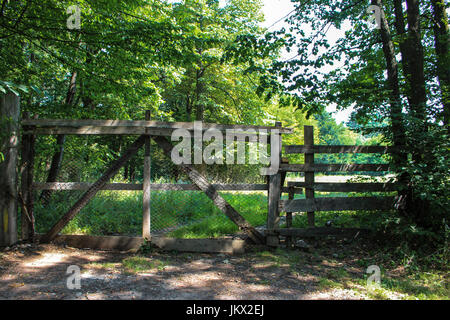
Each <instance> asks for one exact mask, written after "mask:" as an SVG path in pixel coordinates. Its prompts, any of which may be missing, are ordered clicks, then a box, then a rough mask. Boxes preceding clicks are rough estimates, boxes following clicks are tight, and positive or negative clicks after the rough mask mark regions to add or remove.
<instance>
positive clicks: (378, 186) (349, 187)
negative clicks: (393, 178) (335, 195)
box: [288, 181, 400, 192]
mask: <svg viewBox="0 0 450 320" xmlns="http://www.w3.org/2000/svg"><path fill="white" fill-rule="evenodd" d="M288 187H298V188H313V189H314V190H315V191H325V192H377V191H379V192H390V191H397V190H398V189H399V187H400V186H399V185H398V184H396V183H352V182H347V183H345V182H342V183H341V182H339V183H334V182H330V183H328V182H315V183H312V184H311V183H306V182H293V181H290V182H288Z"/></svg>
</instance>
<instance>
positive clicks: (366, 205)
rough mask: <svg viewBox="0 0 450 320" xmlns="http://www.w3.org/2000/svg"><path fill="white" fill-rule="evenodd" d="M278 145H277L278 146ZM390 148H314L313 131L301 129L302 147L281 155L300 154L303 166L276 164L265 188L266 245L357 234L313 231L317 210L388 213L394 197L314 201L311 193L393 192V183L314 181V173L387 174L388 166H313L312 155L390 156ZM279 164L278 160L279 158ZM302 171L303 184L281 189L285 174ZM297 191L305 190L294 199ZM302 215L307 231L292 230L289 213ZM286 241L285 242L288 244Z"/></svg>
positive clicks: (286, 149) (288, 148) (352, 231)
mask: <svg viewBox="0 0 450 320" xmlns="http://www.w3.org/2000/svg"><path fill="white" fill-rule="evenodd" d="M281 143H282V142H280V144H281ZM392 150H393V147H384V146H346V145H345V146H339V145H333V146H324V145H314V128H313V127H312V126H305V127H304V145H285V146H284V153H285V154H286V155H289V154H304V155H305V163H304V164H291V163H287V161H284V162H282V163H281V165H280V172H279V173H278V174H276V175H274V176H271V177H270V188H269V214H268V219H269V221H268V224H267V225H268V229H267V231H266V236H267V243H268V244H269V245H272V246H278V245H279V236H280V235H282V236H287V237H288V240H291V239H290V237H292V236H297V237H307V236H318V235H349V234H350V235H351V234H355V233H357V232H360V231H361V230H360V229H337V228H317V227H316V223H315V213H316V212H320V211H347V210H392V209H394V202H395V197H392V196H383V197H329V198H316V197H315V191H320V192H344V193H347V192H358V193H363V192H389V193H392V192H395V191H397V190H398V185H397V184H395V183H348V182H346V183H336V182H316V181H315V173H317V172H387V171H389V165H388V164H323V163H314V155H315V154H324V153H325V154H330V153H377V154H387V153H391V152H392ZM280 157H281V155H280ZM280 161H281V158H280ZM288 172H297V173H298V172H303V173H304V177H305V178H304V181H301V182H297V181H289V182H288V183H287V187H285V186H284V181H285V180H286V173H288ZM286 189H287V193H288V194H289V198H288V200H281V195H282V193H285V192H286ZM298 189H301V190H303V189H304V190H305V196H306V197H305V199H294V194H295V193H298V192H299V191H298ZM281 212H285V213H286V228H284V229H281V228H280V213H281ZM297 212H306V214H307V217H308V224H309V227H310V228H307V229H295V228H292V214H293V213H297ZM289 242H290V241H288V243H289Z"/></svg>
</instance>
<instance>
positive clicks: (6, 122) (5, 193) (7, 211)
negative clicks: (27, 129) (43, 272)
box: [0, 93, 20, 246]
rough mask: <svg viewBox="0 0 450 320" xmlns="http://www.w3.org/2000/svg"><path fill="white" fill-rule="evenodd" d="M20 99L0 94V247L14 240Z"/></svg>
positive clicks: (14, 241)
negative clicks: (0, 126) (0, 154)
mask: <svg viewBox="0 0 450 320" xmlns="http://www.w3.org/2000/svg"><path fill="white" fill-rule="evenodd" d="M19 116H20V98H19V97H18V96H16V95H15V94H13V93H7V94H5V95H3V94H0V121H1V122H2V127H3V128H2V130H4V131H3V132H2V133H3V134H2V137H1V138H2V139H1V140H0V151H1V152H2V153H3V156H4V160H3V161H0V246H9V245H12V244H14V243H16V242H17V212H18V210H17V198H18V194H17V181H18V179H17V161H18V147H19Z"/></svg>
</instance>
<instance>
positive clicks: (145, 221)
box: [142, 110, 151, 240]
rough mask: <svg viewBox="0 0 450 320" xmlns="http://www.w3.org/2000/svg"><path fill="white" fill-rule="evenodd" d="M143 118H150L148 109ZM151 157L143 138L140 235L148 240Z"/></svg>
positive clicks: (148, 147)
mask: <svg viewBox="0 0 450 320" xmlns="http://www.w3.org/2000/svg"><path fill="white" fill-rule="evenodd" d="M145 120H147V121H150V120H151V113H150V110H147V111H145ZM150 173H151V158H150V137H149V136H147V137H146V138H145V153H144V183H143V184H144V187H143V202H144V203H143V212H142V237H143V238H145V239H147V240H150V237H151V232H150V229H151V220H150V215H151V211H150V201H151V199H150V197H151V191H150V188H151V177H150Z"/></svg>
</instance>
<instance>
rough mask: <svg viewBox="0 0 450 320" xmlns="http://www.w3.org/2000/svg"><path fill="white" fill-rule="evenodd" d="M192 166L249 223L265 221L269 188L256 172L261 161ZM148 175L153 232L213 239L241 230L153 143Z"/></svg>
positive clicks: (262, 177) (169, 235)
mask: <svg viewBox="0 0 450 320" xmlns="http://www.w3.org/2000/svg"><path fill="white" fill-rule="evenodd" d="M192 167H193V168H194V169H195V170H196V171H197V172H199V173H200V174H201V175H202V176H203V177H205V178H206V180H207V181H208V182H209V183H211V184H213V185H214V187H216V188H217V189H218V190H221V191H219V194H220V195H221V196H222V197H223V198H224V199H225V200H226V201H227V202H228V203H229V204H230V205H231V206H232V207H233V208H234V209H235V210H236V211H237V212H239V213H240V214H241V215H242V216H243V217H244V219H246V220H247V221H248V222H249V223H250V224H251V225H252V226H254V227H258V226H263V225H265V223H266V218H267V190H263V189H267V187H266V184H267V182H266V177H265V176H261V175H260V172H259V169H260V168H261V165H259V164H258V165H250V164H246V165H237V164H230V165H227V164H213V165H207V164H205V163H203V164H199V165H192ZM151 177H152V193H151V194H152V195H151V233H152V235H156V236H161V235H164V236H166V237H176V238H213V237H224V236H231V235H236V234H237V233H239V230H238V227H237V226H236V224H234V223H233V222H232V221H231V220H230V218H229V217H227V216H226V215H225V214H224V213H223V212H222V211H220V210H219V209H218V208H217V207H216V206H215V205H214V203H213V201H212V200H211V199H210V198H209V197H208V196H207V195H206V194H205V193H204V192H202V191H200V190H198V189H197V188H196V186H195V185H194V184H193V182H192V181H191V180H190V179H189V177H188V176H187V175H186V174H184V173H183V172H182V170H181V168H180V167H178V166H176V165H175V164H174V163H173V162H172V161H171V160H170V159H168V158H167V157H166V156H165V155H162V153H161V152H160V150H159V149H158V147H157V146H156V145H152V172H151ZM164 184H176V186H170V187H169V186H164ZM255 185H258V186H259V190H251V189H252V187H253V188H254V187H255ZM161 189H165V190H161ZM168 189H169V190H168ZM249 189H250V190H249Z"/></svg>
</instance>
